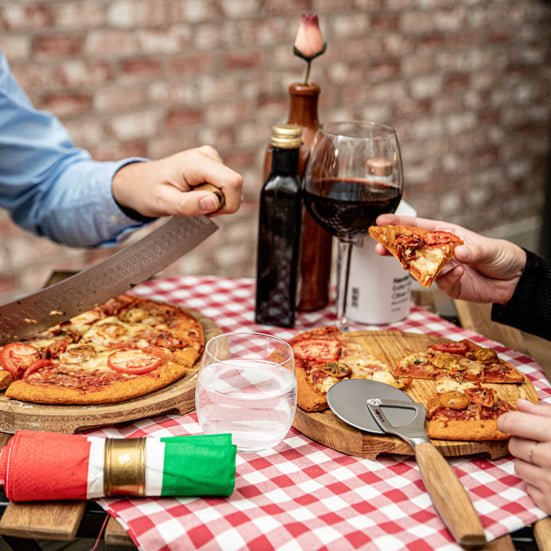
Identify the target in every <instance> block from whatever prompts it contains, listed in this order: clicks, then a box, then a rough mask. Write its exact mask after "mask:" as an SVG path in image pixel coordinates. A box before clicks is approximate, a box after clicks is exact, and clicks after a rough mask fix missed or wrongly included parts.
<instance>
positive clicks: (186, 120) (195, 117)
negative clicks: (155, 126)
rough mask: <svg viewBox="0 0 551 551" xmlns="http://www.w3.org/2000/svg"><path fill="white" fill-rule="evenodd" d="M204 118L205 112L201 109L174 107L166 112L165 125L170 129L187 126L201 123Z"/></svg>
mask: <svg viewBox="0 0 551 551" xmlns="http://www.w3.org/2000/svg"><path fill="white" fill-rule="evenodd" d="M203 119H204V114H203V112H202V111H201V110H199V109H193V108H180V109H173V110H171V111H169V112H168V113H167V114H166V117H165V126H166V128H168V129H177V128H185V127H187V126H190V125H193V124H200V123H202V122H203Z"/></svg>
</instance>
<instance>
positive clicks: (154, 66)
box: [121, 57, 161, 79]
mask: <svg viewBox="0 0 551 551" xmlns="http://www.w3.org/2000/svg"><path fill="white" fill-rule="evenodd" d="M121 71H122V74H123V75H124V76H125V77H128V78H131V79H150V78H155V77H158V76H159V74H160V72H161V66H160V63H159V60H157V59H144V58H141V57H135V58H132V59H124V60H123V61H122V62H121Z"/></svg>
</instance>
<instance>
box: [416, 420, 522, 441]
mask: <svg viewBox="0 0 551 551" xmlns="http://www.w3.org/2000/svg"><path fill="white" fill-rule="evenodd" d="M425 428H426V431H427V435H428V437H429V438H434V439H435V440H463V441H470V440H506V439H508V438H509V437H510V436H511V435H510V434H505V433H503V432H501V431H500V430H498V428H497V421H496V420H495V419H486V420H457V419H450V420H444V419H431V420H430V421H427V422H426V425H425Z"/></svg>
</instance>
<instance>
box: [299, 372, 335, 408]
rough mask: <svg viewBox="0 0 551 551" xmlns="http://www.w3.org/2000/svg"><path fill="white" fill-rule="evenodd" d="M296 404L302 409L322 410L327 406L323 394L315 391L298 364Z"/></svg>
mask: <svg viewBox="0 0 551 551" xmlns="http://www.w3.org/2000/svg"><path fill="white" fill-rule="evenodd" d="M296 377H297V405H298V407H299V408H300V409H303V410H304V411H308V412H313V411H324V410H326V409H327V408H328V407H329V404H328V403H327V399H326V396H325V394H320V393H319V392H316V390H315V389H314V387H313V386H312V385H311V384H310V382H309V381H308V378H307V376H306V372H305V371H304V369H303V368H302V367H300V366H297V368H296Z"/></svg>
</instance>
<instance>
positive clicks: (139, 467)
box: [103, 438, 145, 496]
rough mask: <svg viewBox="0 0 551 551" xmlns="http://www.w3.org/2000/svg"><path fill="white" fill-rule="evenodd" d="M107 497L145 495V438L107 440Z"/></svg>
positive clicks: (105, 482) (104, 472)
mask: <svg viewBox="0 0 551 551" xmlns="http://www.w3.org/2000/svg"><path fill="white" fill-rule="evenodd" d="M103 489H104V492H105V495H106V496H144V495H145V438H128V439H126V438H107V439H106V440H105V462H104V467H103Z"/></svg>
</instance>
